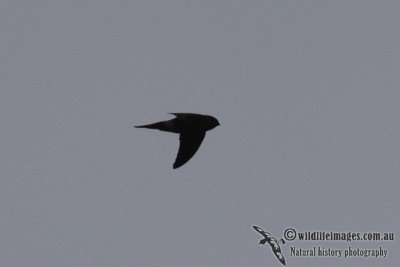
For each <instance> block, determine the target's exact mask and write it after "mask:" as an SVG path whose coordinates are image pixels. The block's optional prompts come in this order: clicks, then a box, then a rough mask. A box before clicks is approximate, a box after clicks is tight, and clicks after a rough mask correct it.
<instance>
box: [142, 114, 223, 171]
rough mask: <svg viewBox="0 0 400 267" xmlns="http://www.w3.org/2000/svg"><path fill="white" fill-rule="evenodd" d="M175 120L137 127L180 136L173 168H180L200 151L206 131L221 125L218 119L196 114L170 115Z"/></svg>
mask: <svg viewBox="0 0 400 267" xmlns="http://www.w3.org/2000/svg"><path fill="white" fill-rule="evenodd" d="M169 114H172V115H175V118H174V119H172V120H168V121H160V122H156V123H152V124H147V125H140V126H135V127H136V128H148V129H157V130H160V131H166V132H172V133H178V134H179V142H180V145H179V150H178V155H177V156H176V160H175V162H174V165H173V168H174V169H176V168H179V167H181V166H182V165H183V164H185V163H186V162H188V161H189V160H190V159H191V158H192V157H193V155H194V154H195V153H196V151H197V150H198V149H199V147H200V145H201V143H202V142H203V139H204V137H205V136H206V131H209V130H211V129H214V128H215V127H217V126H218V125H219V122H218V120H217V119H216V118H214V117H212V116H209V115H201V114H194V113H169Z"/></svg>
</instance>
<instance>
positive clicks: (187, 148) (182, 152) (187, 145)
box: [173, 131, 206, 169]
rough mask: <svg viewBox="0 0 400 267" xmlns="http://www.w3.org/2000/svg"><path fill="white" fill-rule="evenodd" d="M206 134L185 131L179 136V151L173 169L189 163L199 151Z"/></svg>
mask: <svg viewBox="0 0 400 267" xmlns="http://www.w3.org/2000/svg"><path fill="white" fill-rule="evenodd" d="M205 136H206V132H195V131H185V132H182V133H181V134H180V135H179V142H180V144H179V150H178V155H177V156H176V160H175V163H174V165H173V168H174V169H176V168H179V167H180V166H182V165H183V164H185V163H186V162H188V161H189V159H191V158H192V157H193V155H194V154H195V153H196V151H197V150H198V149H199V147H200V145H201V142H203V139H204V137H205Z"/></svg>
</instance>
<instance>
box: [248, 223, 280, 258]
mask: <svg viewBox="0 0 400 267" xmlns="http://www.w3.org/2000/svg"><path fill="white" fill-rule="evenodd" d="M253 228H254V229H255V230H256V231H257V232H259V233H260V234H262V235H263V236H264V238H263V239H261V240H260V242H259V243H258V244H259V245H264V244H265V243H268V245H270V246H271V248H272V252H274V254H275V256H276V257H277V258H278V260H279V261H280V262H281V263H282V264H283V265H286V261H285V257H283V254H282V251H281V248H280V247H279V244H285V240H283V239H282V238H281V239H280V240H279V241H278V240H277V239H276V238H275V237H273V236H272V235H271V234H270V233H268V232H265V231H264V230H263V229H261V228H260V227H258V226H255V225H253Z"/></svg>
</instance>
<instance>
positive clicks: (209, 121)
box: [205, 115, 220, 130]
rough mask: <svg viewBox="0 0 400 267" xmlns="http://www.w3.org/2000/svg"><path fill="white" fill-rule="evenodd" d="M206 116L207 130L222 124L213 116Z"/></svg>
mask: <svg viewBox="0 0 400 267" xmlns="http://www.w3.org/2000/svg"><path fill="white" fill-rule="evenodd" d="M205 118H206V120H207V130H211V129H214V128H215V127H217V126H219V125H220V124H219V121H218V120H217V119H216V118H214V117H213V116H209V115H207V116H206V117H205Z"/></svg>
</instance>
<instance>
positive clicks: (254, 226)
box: [253, 225, 273, 239]
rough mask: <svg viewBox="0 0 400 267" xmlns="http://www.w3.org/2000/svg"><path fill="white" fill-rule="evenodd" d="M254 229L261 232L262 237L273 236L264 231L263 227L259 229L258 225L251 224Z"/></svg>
mask: <svg viewBox="0 0 400 267" xmlns="http://www.w3.org/2000/svg"><path fill="white" fill-rule="evenodd" d="M253 228H254V230H256V231H257V232H259V233H260V234H262V235H263V236H264V237H267V238H270V239H271V238H273V237H272V235H271V234H270V233H268V232H265V231H264V230H263V229H261V228H260V227H258V226H256V225H253Z"/></svg>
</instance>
